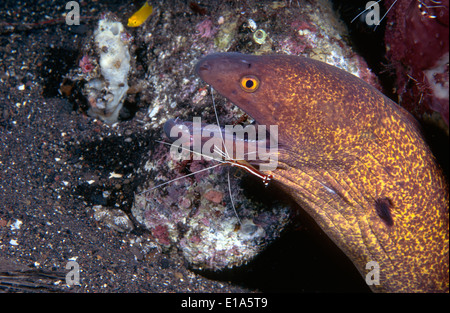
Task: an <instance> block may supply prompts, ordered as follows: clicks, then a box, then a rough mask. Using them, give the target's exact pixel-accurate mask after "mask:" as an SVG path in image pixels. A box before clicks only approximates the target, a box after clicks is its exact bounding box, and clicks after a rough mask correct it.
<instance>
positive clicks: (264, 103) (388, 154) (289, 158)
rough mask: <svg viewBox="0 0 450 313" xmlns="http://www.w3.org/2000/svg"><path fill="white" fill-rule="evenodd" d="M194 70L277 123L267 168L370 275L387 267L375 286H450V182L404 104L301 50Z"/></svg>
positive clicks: (226, 57) (222, 56) (222, 60)
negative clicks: (274, 161)
mask: <svg viewBox="0 0 450 313" xmlns="http://www.w3.org/2000/svg"><path fill="white" fill-rule="evenodd" d="M195 70H196V73H197V74H198V75H199V76H200V77H201V79H202V80H203V81H205V82H206V83H208V84H210V85H211V86H212V87H213V88H214V89H215V90H217V91H218V92H219V93H220V94H221V95H222V96H224V97H226V98H227V99H229V100H230V101H231V102H233V103H234V104H235V105H237V106H238V107H240V108H241V109H243V110H244V111H245V112H246V113H247V114H248V115H250V116H251V117H253V118H254V119H255V121H256V122H257V123H258V124H259V125H266V127H267V129H268V127H269V125H278V143H279V149H278V167H277V169H275V170H273V171H271V172H270V173H269V174H270V175H272V177H273V180H274V181H275V182H276V183H277V184H279V185H280V186H281V187H282V188H283V189H284V190H285V191H286V192H287V193H288V194H289V195H291V196H292V197H293V198H294V199H295V200H296V202H298V203H299V204H300V205H301V207H302V208H303V209H304V210H305V211H306V212H308V214H310V215H311V216H312V217H313V218H314V220H315V221H316V222H317V224H318V225H319V226H320V227H321V228H322V229H323V231H324V232H325V233H326V234H327V235H328V236H329V237H330V238H331V239H332V240H333V241H334V242H335V243H336V245H337V246H338V247H339V248H340V249H342V250H343V251H344V252H345V254H346V255H347V256H348V257H349V258H350V259H351V260H352V261H353V263H354V265H355V266H356V268H357V269H358V270H359V272H360V273H361V275H362V276H363V278H367V276H369V278H370V277H372V278H373V277H375V276H374V275H377V274H379V276H377V277H379V281H378V282H377V281H374V282H375V284H372V285H371V286H370V287H371V289H372V290H373V291H381V292H448V291H449V266H448V265H449V264H448V263H449V242H448V233H449V223H448V221H449V214H448V200H449V199H448V186H447V183H446V180H445V178H444V176H443V174H442V172H441V170H440V168H439V167H438V165H437V164H436V161H435V158H434V157H433V155H432V153H431V151H430V149H429V147H428V146H427V144H426V143H425V141H424V139H423V137H422V135H421V132H420V130H419V127H418V124H417V123H416V121H415V120H414V118H413V117H412V116H411V115H410V114H409V113H408V112H407V111H406V110H404V109H403V108H401V107H400V106H398V105H397V104H396V103H394V102H393V101H391V100H390V99H388V98H387V97H386V96H384V95H383V94H382V93H380V92H379V91H378V90H376V89H375V88H374V87H372V86H370V85H369V84H367V83H366V82H364V81H363V80H361V79H359V78H357V77H356V76H353V75H352V74H349V73H347V72H345V71H343V70H341V69H338V68H336V67H333V66H330V65H328V64H325V63H322V62H319V61H316V60H312V59H308V58H303V57H297V56H287V55H273V56H253V55H244V54H238V53H218V54H212V55H209V56H207V57H205V58H203V59H202V60H200V61H199V63H198V64H197V66H196V69H195ZM371 261H375V262H376V263H375V264H376V265H378V266H379V267H376V266H375V267H371V266H368V265H373V264H374V262H372V263H369V262H371ZM366 267H367V269H366ZM373 269H376V270H377V273H374V272H373ZM378 269H379V271H378ZM371 275H372V276H371ZM366 281H367V279H366Z"/></svg>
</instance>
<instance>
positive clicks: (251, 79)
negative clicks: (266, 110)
mask: <svg viewBox="0 0 450 313" xmlns="http://www.w3.org/2000/svg"><path fill="white" fill-rule="evenodd" d="M241 88H242V90H244V91H246V92H255V91H256V90H257V89H258V88H259V79H258V78H256V77H255V76H244V77H242V78H241Z"/></svg>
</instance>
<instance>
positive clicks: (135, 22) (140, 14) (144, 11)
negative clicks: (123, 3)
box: [127, 1, 153, 27]
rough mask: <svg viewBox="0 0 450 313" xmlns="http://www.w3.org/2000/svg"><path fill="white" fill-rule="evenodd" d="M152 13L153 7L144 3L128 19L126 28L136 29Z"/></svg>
mask: <svg viewBox="0 0 450 313" xmlns="http://www.w3.org/2000/svg"><path fill="white" fill-rule="evenodd" d="M152 12H153V6H151V5H149V4H148V2H147V1H145V3H144V5H143V6H142V8H140V9H139V10H137V11H136V13H134V14H133V15H132V16H131V17H130V18H129V19H128V24H127V26H128V27H138V26H141V25H142V24H143V23H144V22H145V21H146V20H147V19H148V17H149V16H150V15H151V14H152Z"/></svg>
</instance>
